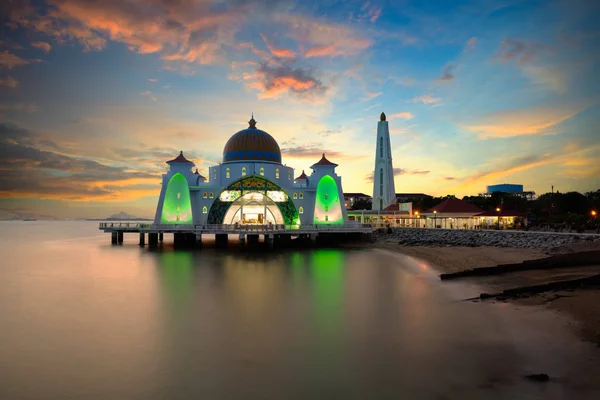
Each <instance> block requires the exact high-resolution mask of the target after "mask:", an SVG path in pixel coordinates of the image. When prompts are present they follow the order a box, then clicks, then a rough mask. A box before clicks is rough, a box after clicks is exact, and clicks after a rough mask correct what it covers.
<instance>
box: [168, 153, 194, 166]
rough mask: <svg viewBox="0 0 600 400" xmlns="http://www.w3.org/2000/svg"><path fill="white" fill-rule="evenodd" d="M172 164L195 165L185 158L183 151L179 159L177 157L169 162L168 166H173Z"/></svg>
mask: <svg viewBox="0 0 600 400" xmlns="http://www.w3.org/2000/svg"><path fill="white" fill-rule="evenodd" d="M171 163H190V164H193V162H191V161H190V160H188V159H187V158H185V156H184V155H183V150H182V151H180V152H179V155H178V156H177V157H175V158H174V159H172V160H169V161H167V164H171Z"/></svg>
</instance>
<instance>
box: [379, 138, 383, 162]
mask: <svg viewBox="0 0 600 400" xmlns="http://www.w3.org/2000/svg"><path fill="white" fill-rule="evenodd" d="M379 157H383V136H380V137H379Z"/></svg>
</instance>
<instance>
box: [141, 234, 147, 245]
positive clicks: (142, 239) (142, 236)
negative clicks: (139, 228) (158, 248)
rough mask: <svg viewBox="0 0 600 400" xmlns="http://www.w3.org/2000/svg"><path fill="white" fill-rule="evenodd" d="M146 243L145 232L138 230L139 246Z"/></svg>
mask: <svg viewBox="0 0 600 400" xmlns="http://www.w3.org/2000/svg"><path fill="white" fill-rule="evenodd" d="M145 244H146V234H145V233H144V232H140V246H144V245H145Z"/></svg>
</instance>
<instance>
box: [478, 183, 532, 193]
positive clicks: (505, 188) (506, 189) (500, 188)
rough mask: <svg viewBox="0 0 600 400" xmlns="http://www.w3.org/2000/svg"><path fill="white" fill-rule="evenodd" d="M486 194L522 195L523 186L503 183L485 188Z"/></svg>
mask: <svg viewBox="0 0 600 400" xmlns="http://www.w3.org/2000/svg"><path fill="white" fill-rule="evenodd" d="M486 191H487V192H488V193H495V192H502V193H523V185H518V184H513V183H503V184H501V185H490V186H488V187H487V188H486Z"/></svg>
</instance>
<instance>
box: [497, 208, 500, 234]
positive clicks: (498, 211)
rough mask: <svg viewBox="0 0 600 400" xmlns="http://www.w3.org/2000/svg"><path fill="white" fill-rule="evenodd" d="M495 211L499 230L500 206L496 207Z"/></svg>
mask: <svg viewBox="0 0 600 400" xmlns="http://www.w3.org/2000/svg"><path fill="white" fill-rule="evenodd" d="M496 212H497V213H498V217H497V219H498V230H500V207H496Z"/></svg>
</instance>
